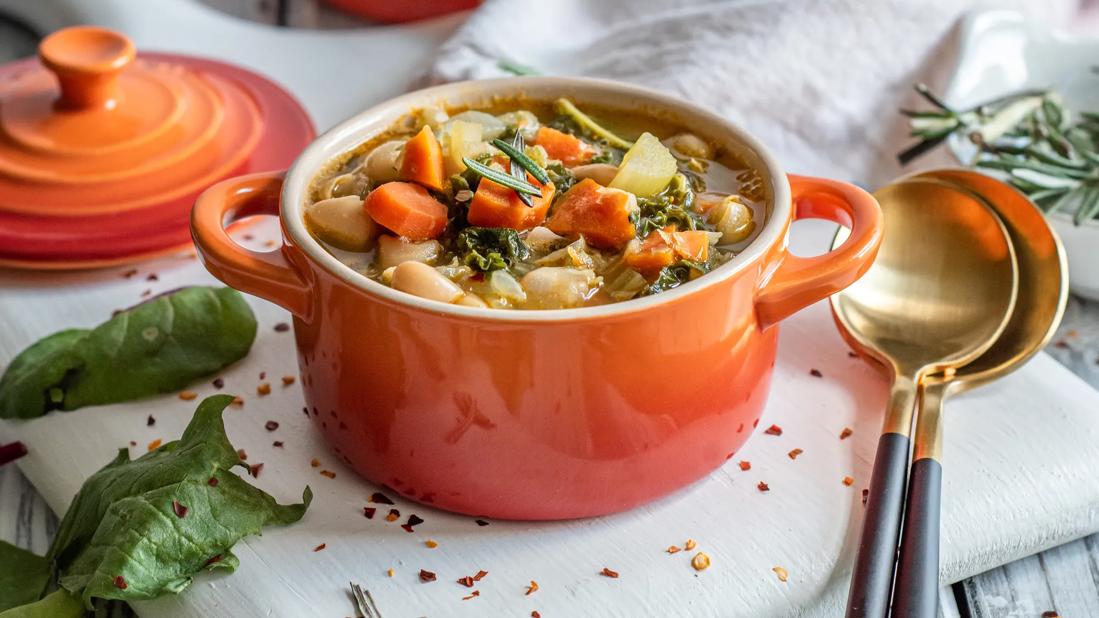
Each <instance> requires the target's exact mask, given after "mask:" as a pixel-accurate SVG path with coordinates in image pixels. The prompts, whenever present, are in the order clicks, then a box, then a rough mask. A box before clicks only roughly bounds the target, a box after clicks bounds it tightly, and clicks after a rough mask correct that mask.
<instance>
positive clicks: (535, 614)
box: [530, 610, 542, 618]
mask: <svg viewBox="0 0 1099 618" xmlns="http://www.w3.org/2000/svg"><path fill="white" fill-rule="evenodd" d="M530 618H542V614H539V613H538V610H534V611H532V612H531V613H530Z"/></svg>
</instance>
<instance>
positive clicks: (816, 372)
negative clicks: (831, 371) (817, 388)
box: [809, 369, 824, 378]
mask: <svg viewBox="0 0 1099 618" xmlns="http://www.w3.org/2000/svg"><path fill="white" fill-rule="evenodd" d="M809 375H811V376H813V377H814V378H823V377H824V374H823V373H821V372H820V369H810V370H809Z"/></svg>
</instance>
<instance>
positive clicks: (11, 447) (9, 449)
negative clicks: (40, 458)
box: [0, 442, 27, 466]
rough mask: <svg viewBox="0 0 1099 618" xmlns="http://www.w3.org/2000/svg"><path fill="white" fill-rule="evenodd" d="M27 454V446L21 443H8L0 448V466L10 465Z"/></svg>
mask: <svg viewBox="0 0 1099 618" xmlns="http://www.w3.org/2000/svg"><path fill="white" fill-rule="evenodd" d="M26 454H27V445H26V444H23V443H22V442H10V443H8V444H4V445H2V446H0V466H2V465H4V464H7V463H11V462H13V461H15V460H16V459H19V458H20V457H23V456H24V455H26Z"/></svg>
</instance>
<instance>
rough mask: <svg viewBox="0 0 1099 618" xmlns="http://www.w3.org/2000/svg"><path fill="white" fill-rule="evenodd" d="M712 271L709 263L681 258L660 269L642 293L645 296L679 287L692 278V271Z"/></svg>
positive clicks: (698, 272) (702, 272) (699, 272)
mask: <svg viewBox="0 0 1099 618" xmlns="http://www.w3.org/2000/svg"><path fill="white" fill-rule="evenodd" d="M709 271H710V266H709V265H708V264H703V263H701V262H692V261H689V260H680V261H678V262H676V263H675V264H672V265H671V266H665V267H664V268H661V269H660V274H658V275H657V277H656V279H654V280H653V282H652V283H650V284H649V285H647V286H645V289H644V290H643V291H642V294H643V295H645V296H648V295H651V294H657V293H660V292H665V291H667V290H670V289H672V288H677V287H679V286H681V285H683V284H684V283H686V282H688V281H690V280H691V275H692V273H697V274H699V275H702V274H705V273H707V272H709Z"/></svg>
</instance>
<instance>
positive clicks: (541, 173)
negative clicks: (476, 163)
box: [492, 132, 550, 184]
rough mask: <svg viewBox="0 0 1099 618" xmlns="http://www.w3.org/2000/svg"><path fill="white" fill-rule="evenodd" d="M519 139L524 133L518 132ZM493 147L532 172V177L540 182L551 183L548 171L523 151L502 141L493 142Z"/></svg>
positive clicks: (495, 140)
mask: <svg viewBox="0 0 1099 618" xmlns="http://www.w3.org/2000/svg"><path fill="white" fill-rule="evenodd" d="M515 134H516V135H517V136H519V139H520V140H521V139H522V133H519V132H516V133H515ZM492 145H493V146H496V147H497V148H499V149H500V150H501V151H503V153H504V154H506V155H507V156H508V158H509V159H511V161H512V162H513V163H516V164H518V165H519V166H520V167H522V168H523V169H524V170H526V171H528V172H530V175H531V176H534V177H535V178H536V179H537V180H538V182H540V183H542V184H546V183H548V182H549V181H550V179H549V176H548V175H547V174H546V170H544V169H542V168H541V167H539V166H538V164H537V163H535V162H534V160H533V159H531V158H530V157H528V156H527V155H525V154H523V152H522V150H520V149H517V148H515V147H513V146H512V145H511V144H509V143H507V142H505V141H504V140H502V139H499V138H497V139H494V140H492Z"/></svg>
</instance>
